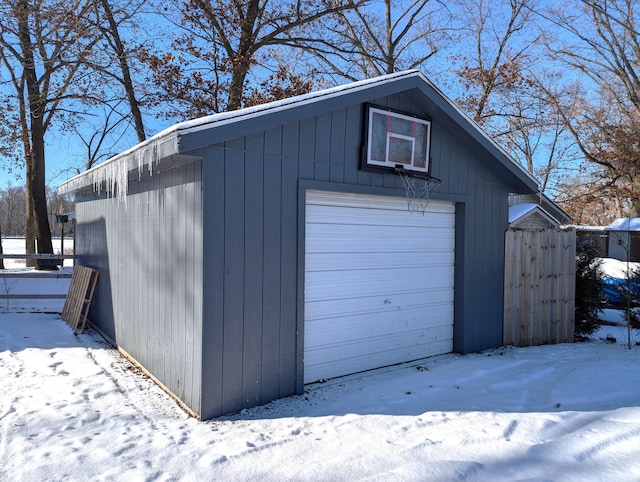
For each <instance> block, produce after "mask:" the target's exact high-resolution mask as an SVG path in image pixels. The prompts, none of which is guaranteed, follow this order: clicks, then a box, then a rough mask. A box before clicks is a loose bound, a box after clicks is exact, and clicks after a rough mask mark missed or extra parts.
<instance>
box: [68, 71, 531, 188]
mask: <svg viewBox="0 0 640 482" xmlns="http://www.w3.org/2000/svg"><path fill="white" fill-rule="evenodd" d="M412 77H415V78H419V79H420V80H421V81H423V82H424V83H425V84H427V85H428V86H429V87H430V88H432V89H433V90H434V91H435V92H436V93H437V94H438V95H439V96H440V97H441V98H442V99H443V100H444V101H445V102H446V103H447V104H448V105H449V106H450V107H451V108H452V109H453V110H454V111H455V112H456V114H458V115H459V116H460V118H461V119H462V120H464V121H466V122H467V124H468V127H470V128H471V129H472V131H473V132H476V133H478V134H479V135H480V136H481V137H482V138H483V139H484V140H485V141H486V142H488V143H489V144H490V145H491V146H492V147H494V148H495V149H496V150H497V151H498V152H499V153H500V154H501V155H502V156H504V158H505V160H506V161H507V162H510V163H511V164H512V165H513V166H515V167H516V169H517V170H518V171H519V172H520V174H522V175H524V177H526V178H527V179H528V180H529V181H531V182H532V183H533V184H534V185H535V186H536V188H537V189H538V191H539V183H538V180H537V179H536V178H535V177H534V176H533V175H532V174H531V173H530V172H529V171H527V170H526V169H525V168H524V167H523V166H522V165H521V164H520V163H519V162H517V161H516V160H515V159H514V158H513V157H512V156H511V155H510V154H509V153H508V152H507V151H506V150H505V149H504V148H502V147H501V146H500V145H499V144H498V143H497V142H496V141H495V140H494V139H493V138H492V137H491V136H490V135H489V134H488V133H487V132H485V130H484V129H482V127H480V126H479V125H478V123H477V122H475V121H474V120H473V119H472V118H471V117H469V116H468V115H467V114H466V113H465V112H464V111H463V110H462V109H461V108H460V106H458V105H457V104H456V103H455V102H454V101H452V100H451V99H450V98H449V97H448V96H446V95H445V94H444V93H443V92H442V91H441V90H440V89H439V88H438V87H436V86H435V85H434V84H433V83H432V82H431V81H430V80H429V79H428V78H427V77H426V76H425V75H424V74H423V73H422V72H420V71H419V70H415V69H413V70H406V71H402V72H395V73H392V74H387V75H383V76H379V77H374V78H369V79H364V80H360V81H357V82H351V83H348V84H343V85H339V86H335V87H330V88H328V89H323V90H319V91H315V92H310V93H308V94H303V95H299V96H295V97H289V98H286V99H282V100H277V101H273V102H268V103H265V104H259V105H256V106H252V107H246V108H244V109H239V110H235V111H229V112H221V113H217V114H212V115H209V116H204V117H200V118H198V119H193V120H189V121H184V122H180V123H177V124H174V125H173V126H170V127H168V128H167V129H164V130H163V131H161V132H159V133H157V134H155V135H154V136H152V137H150V138H149V139H147V140H145V141H143V142H141V143H139V144H136V145H134V146H132V147H130V148H129V149H127V150H126V151H124V152H122V153H120V154H117V155H115V156H113V157H111V158H110V159H108V160H107V161H105V162H103V163H101V164H98V165H97V166H94V167H93V168H91V169H89V170H88V171H85V172H83V173H80V174H78V175H77V176H75V177H73V178H71V179H69V180H67V181H65V182H63V183H62V184H60V186H59V187H58V191H59V192H60V193H61V194H65V193H71V192H76V191H79V190H81V189H83V188H85V187H87V186H89V185H93V186H94V189H95V190H96V191H99V190H100V188H101V186H102V185H103V184H106V190H107V192H109V193H110V194H112V193H113V192H116V186H125V189H124V190H122V189H120V190H119V191H118V198H120V199H123V198H124V197H126V186H127V184H128V182H126V179H127V178H126V176H127V174H126V172H127V171H128V170H131V169H135V168H137V169H138V172H139V173H142V170H143V166H144V165H145V164H147V163H148V164H149V170H150V171H151V170H152V167H153V165H152V163H153V161H155V163H157V162H159V160H160V159H161V158H162V157H163V156H164V155H168V154H171V153H173V154H177V153H178V152H179V137H180V136H181V135H183V134H187V133H190V132H197V131H199V130H203V129H206V128H209V127H211V126H212V125H214V124H220V125H224V124H227V123H231V122H235V121H236V120H238V119H241V118H245V119H248V118H251V117H253V116H258V115H263V114H265V113H267V112H278V111H281V110H285V109H288V108H291V107H293V106H296V105H304V104H307V103H309V104H310V103H313V102H318V101H320V100H322V99H325V98H331V97H334V96H339V95H343V94H345V93H347V92H354V91H359V90H362V89H366V88H369V87H371V86H374V85H383V84H385V83H389V82H393V81H396V80H398V79H402V78H412ZM167 144H170V147H169V149H162V147H164V146H166V145H167ZM161 151H162V152H161ZM159 152H161V153H160V154H159ZM163 153H164V154H163ZM118 163H121V164H123V165H116V164H118Z"/></svg>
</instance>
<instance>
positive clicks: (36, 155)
mask: <svg viewBox="0 0 640 482" xmlns="http://www.w3.org/2000/svg"><path fill="white" fill-rule="evenodd" d="M87 8H88V4H87V3H85V2H84V0H73V1H72V2H59V1H56V0H52V1H48V0H13V1H5V2H3V3H2V4H1V5H0V10H1V11H0V15H1V18H2V31H1V33H0V61H1V62H2V66H3V70H4V71H5V72H6V74H7V75H8V77H9V78H10V82H11V85H12V87H13V89H14V94H15V97H14V105H17V106H18V107H17V108H16V112H17V113H18V114H17V117H18V119H19V124H18V126H17V127H18V131H19V133H20V140H21V143H22V147H23V153H24V158H25V165H26V195H27V196H26V197H27V201H26V216H27V229H26V249H27V252H28V253H33V252H36V239H37V251H38V252H39V253H52V252H53V246H52V244H51V231H50V226H49V221H48V216H47V201H46V194H45V186H46V184H45V135H46V133H47V130H48V129H49V127H50V126H51V122H52V119H53V117H54V116H55V115H56V114H58V113H60V112H62V110H63V107H62V103H63V102H64V101H65V99H67V98H68V97H70V96H71V95H72V94H71V87H72V81H73V79H74V77H75V75H76V74H77V72H78V69H79V68H80V65H81V63H80V62H78V59H79V58H81V57H83V56H84V55H85V54H86V52H87V51H88V50H90V48H91V47H92V45H93V44H94V43H95V40H94V41H85V40H86V39H87V37H86V33H87V32H86V29H85V24H84V22H83V21H82V18H83V17H84V16H85V13H86V10H87Z"/></svg>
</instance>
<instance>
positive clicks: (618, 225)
mask: <svg viewBox="0 0 640 482" xmlns="http://www.w3.org/2000/svg"><path fill="white" fill-rule="evenodd" d="M606 230H607V231H640V218H618V219H616V220H615V221H613V222H612V223H611V224H610V225H609V226H607V227H606Z"/></svg>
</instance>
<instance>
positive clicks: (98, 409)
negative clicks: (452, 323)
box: [0, 312, 640, 482]
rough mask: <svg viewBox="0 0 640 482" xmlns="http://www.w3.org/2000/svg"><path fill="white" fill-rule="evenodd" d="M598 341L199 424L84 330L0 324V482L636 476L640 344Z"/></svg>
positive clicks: (495, 356) (514, 354)
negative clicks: (629, 346)
mask: <svg viewBox="0 0 640 482" xmlns="http://www.w3.org/2000/svg"><path fill="white" fill-rule="evenodd" d="M608 316H609V317H612V316H613V317H615V316H616V313H615V312H610V313H608ZM605 334H611V335H614V336H616V337H617V339H618V342H617V343H606V342H604V341H602V340H597V339H596V340H594V341H591V342H587V343H576V344H564V345H556V346H542V347H533V348H503V349H499V350H495V351H492V352H489V353H483V354H475V355H468V356H464V357H463V356H457V355H446V356H440V357H436V358H432V359H426V360H423V361H422V362H420V363H414V364H409V365H405V366H400V367H394V368H388V369H381V370H376V371H372V372H368V373H364V374H360V375H355V376H350V377H345V378H341V379H336V380H332V381H330V382H327V383H325V384H320V385H313V386H309V387H308V389H307V391H306V393H305V394H304V395H301V396H295V397H290V398H286V399H283V400H279V401H276V402H272V403H270V404H268V405H266V406H263V407H258V408H255V409H251V410H243V411H242V413H240V414H236V415H233V416H230V417H225V418H221V419H217V420H213V421H209V422H198V421H196V420H194V419H191V418H189V417H187V416H186V415H185V413H184V412H182V411H181V410H180V409H179V408H178V407H177V405H176V404H175V402H173V400H172V399H171V398H169V397H168V396H167V395H165V394H164V393H163V392H162V391H161V390H159V389H158V388H157V387H156V386H155V385H154V384H153V383H151V382H150V381H149V380H148V379H146V378H145V377H144V376H142V375H141V374H140V373H139V372H138V371H137V370H136V369H135V368H134V367H133V366H132V365H130V364H129V363H128V362H126V361H125V360H123V359H122V358H121V357H120V356H119V355H118V354H117V352H115V351H114V350H113V349H111V348H110V347H109V346H108V345H107V344H105V343H104V341H103V340H102V339H101V338H100V337H99V336H98V335H97V334H95V333H91V332H89V333H85V334H83V335H79V336H77V337H76V336H74V335H73V334H72V333H71V331H70V329H69V328H68V326H67V325H66V324H64V323H63V322H62V321H60V320H59V318H58V317H57V316H56V315H47V314H35V315H34V314H2V315H0V379H1V380H2V387H1V389H0V390H1V394H2V395H1V397H0V480H12V481H13V480H16V481H38V482H39V481H43V480H71V481H87V480H127V481H148V480H159V481H168V480H186V481H191V480H193V481H202V480H229V481H236V480H267V481H268V480H273V481H279V480H314V481H318V480H332V481H336V480H338V481H339V480H371V481H374V480H375V481H383V480H384V481H387V480H402V481H405V480H408V481H411V480H415V481H425V480H445V481H447V480H470V481H473V480H479V481H484V480H487V481H489V480H555V481H565V480H576V481H584V480H607V481H609V480H616V481H624V480H629V481H632V480H633V481H637V480H640V347H636V348H634V349H632V350H627V349H625V348H624V347H623V346H622V345H621V343H623V342H624V341H625V330H624V329H622V328H621V327H606V329H605V330H604V331H603V332H601V333H600V336H602V337H604V335H605ZM634 336H636V339H640V336H639V335H638V333H635V334H634Z"/></svg>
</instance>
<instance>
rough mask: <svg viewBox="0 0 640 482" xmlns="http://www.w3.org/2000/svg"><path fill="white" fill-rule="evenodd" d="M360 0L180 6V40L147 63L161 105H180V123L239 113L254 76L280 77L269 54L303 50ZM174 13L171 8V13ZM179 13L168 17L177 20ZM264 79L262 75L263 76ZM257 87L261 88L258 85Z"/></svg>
mask: <svg viewBox="0 0 640 482" xmlns="http://www.w3.org/2000/svg"><path fill="white" fill-rule="evenodd" d="M356 4H357V2H356V0H334V1H331V2H328V1H325V0H312V1H308V2H299V1H294V0H286V1H275V0H213V1H210V0H189V1H187V2H184V4H178V5H177V9H178V11H179V15H180V21H179V22H176V23H177V27H178V28H179V29H180V32H181V33H180V35H179V36H178V37H177V38H176V39H175V40H174V42H173V45H172V48H173V50H172V51H169V52H160V53H154V52H151V51H148V52H147V53H146V55H145V57H144V58H145V59H146V60H147V61H148V63H149V66H150V68H151V69H152V71H153V82H154V83H156V84H157V85H158V86H160V87H161V90H162V92H161V94H160V96H159V101H162V102H172V101H174V100H177V101H178V102H179V103H180V104H181V105H180V107H178V108H176V109H174V110H173V111H171V112H168V114H169V115H176V116H179V117H197V116H200V115H205V114H211V113H213V112H221V111H224V110H235V109H238V108H240V107H242V106H243V105H244V103H245V100H246V98H245V97H246V90H245V89H246V84H247V81H248V79H249V75H250V73H251V72H252V71H255V70H256V69H255V68H256V67H260V69H259V70H260V71H262V72H264V71H265V70H266V71H269V70H270V71H271V72H272V73H275V72H277V71H278V70H279V68H280V67H281V65H278V64H276V65H274V64H273V62H272V59H271V58H270V56H269V49H271V48H278V47H281V48H282V47H290V46H297V45H298V42H299V41H300V40H301V34H302V32H303V31H304V29H305V27H307V26H309V25H310V24H312V23H314V22H317V21H319V20H320V19H322V18H325V17H328V16H331V15H336V14H337V13H339V12H341V11H343V10H346V9H350V8H353V6H354V5H356ZM166 8H168V7H166ZM175 14H176V13H175V12H173V11H171V12H169V13H167V16H168V17H170V18H171V19H173V16H174V15H175ZM257 75H258V74H257ZM254 85H255V83H254Z"/></svg>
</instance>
